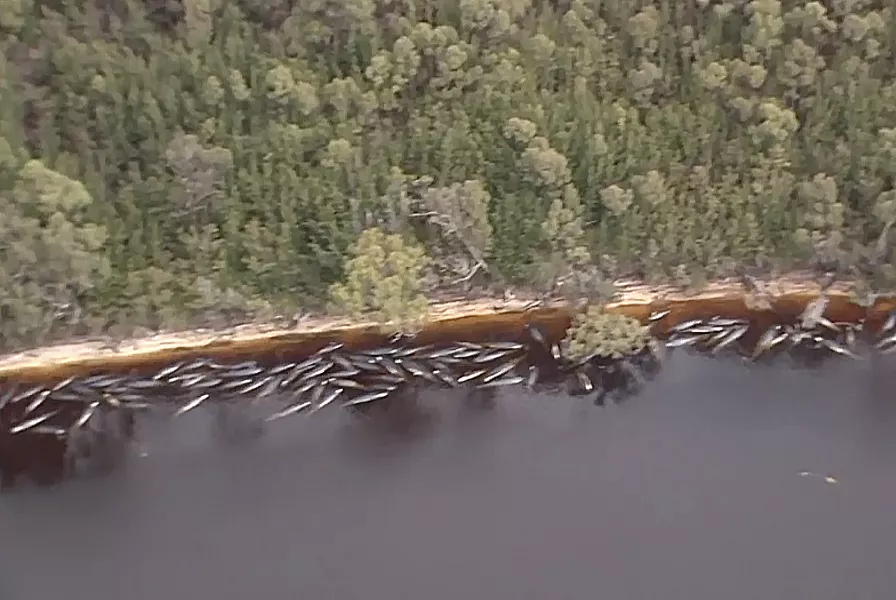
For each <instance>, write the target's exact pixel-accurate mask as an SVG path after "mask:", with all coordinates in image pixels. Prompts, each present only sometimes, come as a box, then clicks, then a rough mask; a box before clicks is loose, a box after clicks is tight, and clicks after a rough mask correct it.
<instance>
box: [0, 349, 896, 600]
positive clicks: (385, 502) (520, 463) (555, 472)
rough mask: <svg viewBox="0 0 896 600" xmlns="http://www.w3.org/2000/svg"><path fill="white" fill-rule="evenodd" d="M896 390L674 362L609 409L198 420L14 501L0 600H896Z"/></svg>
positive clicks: (545, 404)
mask: <svg viewBox="0 0 896 600" xmlns="http://www.w3.org/2000/svg"><path fill="white" fill-rule="evenodd" d="M894 390H896V363H894V362H889V363H886V364H884V363H879V364H875V363H872V362H865V363H861V364H855V363H846V362H841V363H836V364H835V365H834V366H831V367H826V368H825V369H824V370H815V371H801V370H791V369H788V368H786V367H783V366H782V367H775V368H768V367H763V368H755V369H753V368H748V367H746V366H743V365H739V364H736V363H735V362H727V361H726V362H721V363H720V362H712V361H710V360H708V359H703V358H697V357H692V356H688V355H686V354H684V353H676V354H675V356H673V357H672V359H671V361H670V364H669V365H668V366H667V368H666V369H665V370H664V371H663V372H662V373H661V374H660V376H659V377H658V378H657V379H656V380H655V381H654V382H652V383H651V384H650V385H649V387H648V388H647V389H646V390H645V391H644V392H643V393H642V394H641V395H639V396H637V397H635V398H633V399H631V400H630V401H628V402H627V403H626V404H623V405H621V406H613V407H608V408H606V409H597V408H595V407H593V406H589V405H588V404H587V401H586V400H584V399H582V398H568V397H559V398H558V397H551V396H544V395H541V396H539V395H526V394H525V393H524V392H523V391H522V390H518V389H514V390H512V391H510V392H507V393H506V395H504V396H501V397H499V400H498V405H497V408H496V409H495V410H494V411H493V412H489V413H471V412H469V411H464V410H461V405H460V403H459V402H458V401H457V399H456V398H453V397H452V396H451V395H450V394H441V393H433V394H432V395H430V396H427V398H426V405H427V406H428V407H431V408H433V410H437V418H436V420H435V421H434V422H433V423H432V424H431V426H430V427H429V428H428V429H426V430H425V431H422V432H420V433H419V434H418V435H416V436H413V437H410V438H408V437H403V438H398V437H394V436H393V437H384V436H383V435H382V434H374V433H372V432H371V431H369V430H368V429H365V428H362V427H359V426H357V424H352V423H349V421H348V418H347V416H345V415H343V414H342V413H340V412H339V411H332V412H331V413H329V414H326V413H321V414H319V415H316V416H315V417H313V418H311V419H303V418H298V417H297V418H295V419H294V420H284V421H280V422H277V423H275V424H273V425H272V426H271V430H270V431H269V432H268V434H267V435H266V436H265V437H264V438H263V439H262V440H261V441H260V442H259V443H257V444H256V445H253V446H245V447H222V446H220V445H218V444H216V443H215V442H214V441H213V440H212V439H211V438H210V436H209V435H208V430H209V424H208V422H207V417H206V416H205V415H203V414H201V413H199V412H197V413H196V414H190V415H188V416H187V417H185V418H184V419H183V420H181V421H180V422H179V423H178V424H177V425H167V426H164V427H161V426H159V427H153V426H150V427H149V428H148V430H147V431H146V438H147V439H146V445H147V449H148V451H149V455H148V456H147V457H145V458H140V459H138V458H135V459H134V460H132V461H131V463H130V464H129V465H128V468H127V469H126V470H125V471H124V472H122V473H120V474H118V475H116V476H114V477H112V478H108V479H105V480H83V481H76V482H69V483H66V484H64V485H62V486H60V487H58V488H56V489H53V490H51V491H48V490H24V489H23V490H19V491H16V492H15V493H12V494H9V495H6V496H2V497H0V600H43V599H46V598H53V597H64V598H68V599H72V598H74V599H80V598H84V599H99V600H105V599H109V600H120V599H122V598H127V599H128V600H144V599H145V600H160V599H175V598H194V599H198V598H203V599H205V598H208V599H215V600H227V599H231V598H232V599H234V600H246V599H247V598H287V597H290V598H302V599H305V598H307V599H308V600H312V599H314V600H331V599H332V600H351V599H354V598H359V599H360V598H363V599H365V600H404V599H408V600H421V599H425V600H443V599H444V600H458V599H459V598H476V599H478V598H482V599H488V600H505V599H506V600H529V599H531V600H546V599H550V600H567V599H569V600H581V599H583V598H595V597H605V598H612V599H625V600H641V599H643V600H659V599H662V600H672V599H681V600H704V599H705V600H720V599H724V600H740V599H743V600H756V599H757V598H761V599H762V600H776V599H782V600H784V599H787V600H794V599H798V598H799V599H802V598H805V599H809V600H827V599H831V600H843V598H851V597H854V598H862V599H863V600H876V599H881V600H883V599H889V598H892V596H893V590H894V589H896V397H894V396H896V393H894ZM805 471H810V472H813V473H817V474H819V477H805V476H800V473H801V472H805ZM825 475H830V476H833V477H835V478H836V480H837V483H836V484H829V483H826V482H825V481H824V479H823V476H825Z"/></svg>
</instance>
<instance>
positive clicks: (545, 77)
mask: <svg viewBox="0 0 896 600" xmlns="http://www.w3.org/2000/svg"><path fill="white" fill-rule="evenodd" d="M894 10H896V2H893V0H878V1H872V0H826V1H824V2H805V1H799V0H782V1H779V0H753V1H746V0H727V1H720V0H674V1H673V0H626V1H622V0H298V1H295V2H288V1H286V0H234V1H233V2H222V1H221V0H144V1H143V2H139V1H137V0H68V1H67V2H59V1H58V0H2V1H0V30H2V34H3V35H2V58H0V60H2V62H0V81H2V88H0V90H2V91H0V105H2V112H0V119H2V122H0V344H2V346H4V347H6V348H12V347H18V346H22V345H33V344H38V343H45V342H48V341H50V340H53V339H59V338H60V337H65V336H73V335H79V336H80V335H93V334H98V333H110V332H111V333H113V334H122V335H123V334H126V333H129V332H133V331H134V330H135V328H139V329H158V328H175V327H188V326H191V325H198V324H210V323H211V324H215V323H218V322H222V321H224V322H233V321H236V320H247V319H269V318H272V317H273V316H274V315H290V316H291V315H294V314H297V313H302V312H306V313H307V312H309V311H321V310H342V311H348V312H352V313H356V312H359V311H361V310H375V311H380V312H381V313H383V314H385V315H395V314H405V313H406V314H407V315H408V316H409V317H413V315H414V314H415V313H414V311H419V309H420V303H421V296H420V295H421V294H424V295H426V296H428V297H433V296H435V295H436V294H439V293H447V292H449V291H451V290H460V291H469V290H470V289H490V290H492V291H494V290H501V289H507V288H508V287H518V288H528V289H532V290H539V291H541V292H549V291H551V290H554V291H556V290H561V291H562V293H575V294H598V295H599V294H605V293H607V291H608V290H611V289H612V287H611V285H610V283H611V282H612V281H614V280H616V279H617V278H619V277H623V276H634V277H638V278H643V279H645V280H647V281H670V282H674V283H676V284H683V285H699V283H700V282H701V281H706V280H709V279H711V278H715V277H721V276H725V275H730V274H734V273H744V272H748V273H762V272H778V273H780V272H784V271H786V270H788V269H793V268H811V269H818V270H819V271H824V272H836V273H839V274H842V275H843V276H848V277H851V278H854V279H860V280H863V281H868V282H871V283H870V284H869V285H874V286H877V287H878V288H881V287H882V286H886V285H891V284H892V283H893V282H896V268H894V261H893V258H894V256H893V244H892V243H891V241H890V235H889V233H890V228H891V226H892V224H893V223H894V221H896V185H894V178H896V26H894V23H896V14H894ZM116 332H117V333H116Z"/></svg>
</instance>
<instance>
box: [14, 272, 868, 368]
mask: <svg viewBox="0 0 896 600" xmlns="http://www.w3.org/2000/svg"><path fill="white" fill-rule="evenodd" d="M759 284H760V288H764V295H767V296H770V297H776V296H786V295H790V294H800V293H811V292H818V291H820V290H821V287H820V284H819V283H818V280H817V277H814V276H813V275H812V274H810V273H804V272H795V273H792V274H790V275H788V276H786V277H778V278H776V279H774V280H772V281H759ZM616 289H617V295H616V296H615V297H614V298H613V300H612V301H611V302H609V303H608V304H607V306H608V308H612V307H621V306H626V305H643V304H651V303H655V302H664V301H681V300H688V301H693V302H700V301H701V300H709V299H712V298H720V297H726V296H732V295H737V294H744V293H745V287H744V285H743V284H742V283H741V282H740V281H739V280H737V279H723V280H718V281H714V282H710V283H708V284H707V285H705V286H703V287H702V288H700V289H699V290H695V291H686V290H682V289H681V288H676V287H673V286H667V285H664V286H651V285H647V284H645V283H643V282H639V281H636V280H621V281H618V282H616ZM850 289H851V284H850V283H849V282H837V283H835V284H834V285H833V286H831V287H830V288H829V290H830V291H831V292H835V293H841V294H846V293H849V291H850ZM563 305H569V302H568V300H563V299H560V298H553V297H544V296H538V295H536V294H532V293H525V292H523V291H518V292H515V293H510V292H508V293H505V295H504V296H503V297H475V298H473V297H471V298H456V299H444V298H441V299H438V300H434V301H433V302H432V303H431V304H430V307H429V312H428V316H427V321H426V322H427V325H428V326H432V325H434V324H436V323H438V322H440V321H446V320H451V319H456V318H461V317H470V316H488V315H490V314H496V313H499V312H505V311H518V310H524V309H527V308H535V307H536V306H541V307H550V306H563ZM368 325H375V324H374V323H360V322H357V321H352V320H350V319H346V318H334V317H330V316H325V315H303V316H301V317H300V318H298V319H294V320H293V321H292V323H287V322H286V321H285V320H282V321H281V322H280V323H271V322H268V323H247V324H243V325H238V326H235V327H228V328H223V329H205V328H198V329H192V330H185V331H176V332H164V331H163V332H157V333H154V334H152V335H148V336H145V337H136V338H131V339H128V340H113V339H97V338H91V339H88V340H72V341H70V342H67V343H61V344H56V345H52V346H45V347H40V348H34V349H29V350H26V351H22V352H17V353H13V354H8V355H6V356H2V357H0V376H3V375H4V374H11V373H15V372H16V371H18V370H22V369H24V370H35V369H41V368H43V367H50V366H58V365H61V364H69V365H71V364H77V363H81V362H85V361H95V360H98V359H103V358H104V357H113V356H114V357H116V358H120V357H125V356H130V357H134V358H137V356H139V355H151V354H153V355H157V354H158V353H163V352H166V351H172V350H175V349H178V350H182V349H186V348H199V347H202V346H206V345H209V344H214V343H218V342H222V341H226V342H227V343H228V344H230V345H239V344H241V343H247V344H248V343H252V344H257V343H259V342H263V341H264V339H267V338H275V337H279V336H283V335H285V334H298V335H303V334H309V335H310V334H315V333H320V332H324V331H331V330H338V329H346V328H358V327H365V326H368Z"/></svg>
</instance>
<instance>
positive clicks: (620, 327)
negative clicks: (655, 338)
mask: <svg viewBox="0 0 896 600" xmlns="http://www.w3.org/2000/svg"><path fill="white" fill-rule="evenodd" d="M649 341H650V332H649V329H648V328H647V327H645V326H643V325H641V323H639V322H638V320H637V319H633V318H632V317H628V316H626V315H622V314H615V313H608V312H605V311H604V310H603V309H602V308H601V306H600V305H595V304H592V305H591V306H589V307H588V309H587V310H586V311H585V312H582V313H579V314H578V315H576V318H575V319H574V320H573V323H572V326H571V327H570V328H569V331H568V332H567V333H566V338H565V340H564V343H565V345H566V348H565V350H566V355H567V356H568V357H569V358H571V359H573V360H577V359H582V358H586V357H589V356H593V355H595V354H596V355H598V356H601V357H606V358H622V357H625V356H630V355H631V354H634V353H636V352H638V351H640V350H643V349H644V348H645V347H646V346H647V344H648V342H649Z"/></svg>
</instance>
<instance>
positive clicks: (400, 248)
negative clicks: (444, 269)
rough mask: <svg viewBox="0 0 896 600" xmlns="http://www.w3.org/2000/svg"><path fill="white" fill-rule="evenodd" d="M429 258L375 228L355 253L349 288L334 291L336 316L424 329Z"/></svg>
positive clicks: (349, 266) (349, 267) (342, 286)
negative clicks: (425, 275) (424, 290)
mask: <svg viewBox="0 0 896 600" xmlns="http://www.w3.org/2000/svg"><path fill="white" fill-rule="evenodd" d="M427 263H428V258H427V256H426V254H425V252H424V251H423V249H422V248H421V247H420V246H418V245H416V244H409V243H406V242H405V241H404V239H402V237H401V236H400V235H397V234H387V233H385V232H384V231H383V230H382V229H379V228H376V227H374V228H371V229H367V230H365V231H364V232H363V233H361V235H360V237H359V238H358V241H357V242H356V243H355V245H354V247H353V248H352V257H351V258H350V259H349V261H348V264H347V268H346V278H345V281H344V282H343V283H337V284H334V285H333V286H332V287H331V288H330V295H331V297H332V305H331V306H332V310H333V311H334V312H336V313H338V314H346V315H349V316H351V317H352V318H356V319H360V318H362V317H364V316H372V317H373V318H374V319H375V320H376V321H377V322H378V323H380V324H382V325H383V326H387V327H389V328H391V329H398V330H401V331H405V330H409V329H415V328H417V327H419V326H420V325H421V324H422V322H423V320H424V318H425V317H426V312H427V301H426V297H425V296H423V294H422V293H421V288H422V279H423V270H424V269H425V268H426V266H427Z"/></svg>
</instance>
